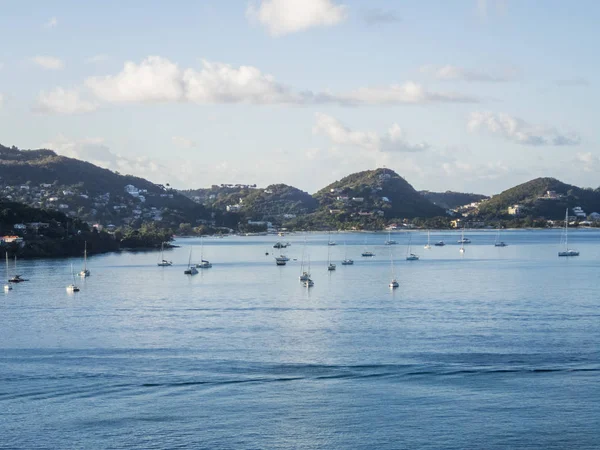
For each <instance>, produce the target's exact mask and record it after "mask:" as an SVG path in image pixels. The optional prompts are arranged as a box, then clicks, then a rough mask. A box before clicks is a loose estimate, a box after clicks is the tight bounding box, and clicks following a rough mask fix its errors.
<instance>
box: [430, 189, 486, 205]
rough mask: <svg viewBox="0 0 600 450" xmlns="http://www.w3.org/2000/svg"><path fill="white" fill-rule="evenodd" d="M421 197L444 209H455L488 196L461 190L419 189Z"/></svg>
mask: <svg viewBox="0 0 600 450" xmlns="http://www.w3.org/2000/svg"><path fill="white" fill-rule="evenodd" d="M419 193H420V194H421V195H422V196H423V197H425V198H426V199H427V200H429V201H430V202H431V203H433V204H434V205H437V206H439V207H441V208H445V209H455V208H458V207H459V206H463V205H468V204H469V203H474V202H479V201H481V200H485V199H487V198H488V197H487V196H485V195H480V194H467V193H463V192H453V191H446V192H431V191H420V192H419Z"/></svg>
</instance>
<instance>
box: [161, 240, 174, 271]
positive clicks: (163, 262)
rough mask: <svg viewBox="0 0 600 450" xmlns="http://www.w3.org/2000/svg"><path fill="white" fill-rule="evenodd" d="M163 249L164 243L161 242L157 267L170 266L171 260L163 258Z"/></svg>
mask: <svg viewBox="0 0 600 450" xmlns="http://www.w3.org/2000/svg"><path fill="white" fill-rule="evenodd" d="M164 251H165V243H164V242H163V243H162V244H161V245H160V261H159V262H158V266H159V267H168V266H172V265H173V261H168V260H166V259H165V256H164Z"/></svg>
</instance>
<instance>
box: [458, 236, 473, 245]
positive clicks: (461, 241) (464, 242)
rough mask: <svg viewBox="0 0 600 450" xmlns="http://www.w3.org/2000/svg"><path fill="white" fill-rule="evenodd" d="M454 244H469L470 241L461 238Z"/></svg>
mask: <svg viewBox="0 0 600 450" xmlns="http://www.w3.org/2000/svg"><path fill="white" fill-rule="evenodd" d="M456 242H457V243H458V244H470V243H471V239H469V238H466V237H464V238H462V239H459V240H458V241H456Z"/></svg>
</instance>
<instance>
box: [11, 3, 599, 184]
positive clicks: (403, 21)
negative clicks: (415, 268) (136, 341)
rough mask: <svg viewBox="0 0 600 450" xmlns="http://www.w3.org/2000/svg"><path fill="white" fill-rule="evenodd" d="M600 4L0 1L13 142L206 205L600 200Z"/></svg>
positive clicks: (19, 145)
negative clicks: (529, 184)
mask: <svg viewBox="0 0 600 450" xmlns="http://www.w3.org/2000/svg"><path fill="white" fill-rule="evenodd" d="M599 20H600V2H597V1H594V0H579V1H577V2H566V1H564V0H561V1H558V0H546V1H544V2H535V1H533V0H531V1H530V0H522V1H521V0H520V1H517V0H457V1H453V2H448V1H445V0H437V1H433V0H419V1H417V0H414V1H399V0H369V1H364V0H254V1H245V0H228V1H221V0H204V1H201V2H198V1H193V0H171V1H169V2H164V1H158V0H155V1H154V0H145V1H139V0H129V1H127V2H122V1H115V0H104V1H102V2H100V1H89V2H81V1H79V0H55V1H53V2H39V1H28V0H21V1H13V0H0V41H1V42H2V43H3V45H1V46H0V143H1V144H3V145H9V146H10V145H15V146H17V147H19V148H22V149H36V148H50V149H53V150H55V151H56V152H57V153H59V154H62V155H65V156H69V157H75V158H79V159H84V160H87V161H90V162H92V163H94V164H98V165H100V166H102V167H106V168H109V169H111V170H116V171H119V172H120V173H123V174H125V173H128V174H134V175H138V176H142V177H145V178H148V179H149V180H151V181H154V182H156V183H170V184H171V185H172V186H173V187H177V188H182V189H185V188H200V187H208V186H210V185H212V184H220V183H248V184H254V183H256V184H258V185H259V186H267V185H268V184H271V183H286V184H291V185H293V186H296V187H298V188H300V189H303V190H306V191H308V192H310V193H313V192H315V191H316V190H318V189H320V188H321V187H323V186H325V185H327V184H329V183H331V182H334V181H336V180H338V179H340V178H342V177H343V176H345V175H348V174H350V173H353V172H357V171H361V170H368V169H374V168H377V167H383V166H385V167H388V168H391V169H393V170H395V171H396V172H397V173H398V174H400V175H401V176H403V177H404V178H405V179H406V180H407V181H408V182H410V183H411V184H412V185H413V186H414V187H415V188H416V189H427V190H432V191H446V190H454V191H463V192H476V193H483V194H494V193H498V192H500V191H502V190H504V189H507V188H509V187H511V186H513V185H516V184H519V183H522V182H525V181H528V180H530V179H532V178H536V177H539V176H552V177H556V178H558V179H560V180H562V181H565V182H568V183H571V184H576V185H579V186H585V187H594V188H596V187H598V186H600V179H599V178H598V176H597V174H598V173H599V172H600V148H599V146H598V144H599V134H598V126H597V120H598V117H599V116H600V114H599V113H600V108H599V104H600V90H599V89H600V86H598V77H597V76H596V75H597V74H598V73H599V69H600V60H599V59H598V57H597V52H598V50H597V48H598V42H600V31H599V30H598V27H597V23H598V21H599Z"/></svg>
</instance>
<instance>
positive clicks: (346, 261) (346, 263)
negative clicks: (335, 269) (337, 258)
mask: <svg viewBox="0 0 600 450" xmlns="http://www.w3.org/2000/svg"><path fill="white" fill-rule="evenodd" d="M353 264H354V260H352V259H350V258H348V250H347V249H346V241H344V260H343V261H342V266H351V265H353Z"/></svg>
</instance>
